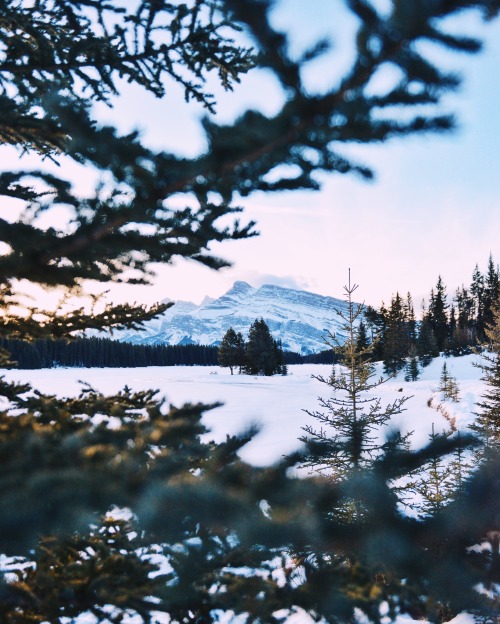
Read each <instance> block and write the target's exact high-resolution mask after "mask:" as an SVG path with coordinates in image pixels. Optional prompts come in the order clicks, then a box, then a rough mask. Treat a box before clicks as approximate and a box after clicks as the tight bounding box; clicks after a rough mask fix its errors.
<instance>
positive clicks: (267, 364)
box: [245, 318, 282, 376]
mask: <svg viewBox="0 0 500 624" xmlns="http://www.w3.org/2000/svg"><path fill="white" fill-rule="evenodd" d="M280 359H282V356H281V353H280V350H279V348H278V346H277V344H276V342H275V340H274V339H273V337H272V336H271V332H270V331H269V327H268V326H267V323H266V322H265V321H264V319H263V318H261V319H255V321H254V322H253V323H252V326H251V327H250V330H249V332H248V341H247V343H246V348H245V372H246V373H248V374H249V375H266V376H270V375H274V374H275V373H277V372H281V362H279V360H280Z"/></svg>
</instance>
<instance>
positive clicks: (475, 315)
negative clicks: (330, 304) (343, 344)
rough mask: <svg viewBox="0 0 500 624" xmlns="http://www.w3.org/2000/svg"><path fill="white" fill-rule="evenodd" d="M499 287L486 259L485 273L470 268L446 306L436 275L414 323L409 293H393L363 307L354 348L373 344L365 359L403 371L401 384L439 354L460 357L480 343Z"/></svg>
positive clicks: (389, 370)
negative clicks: (387, 301)
mask: <svg viewBox="0 0 500 624" xmlns="http://www.w3.org/2000/svg"><path fill="white" fill-rule="evenodd" d="M499 285H500V272H499V268H498V265H497V266H495V263H494V261H493V257H492V256H491V255H490V257H489V260H488V267H487V270H486V272H485V273H484V274H482V273H481V271H480V270H479V268H478V265H477V264H476V267H475V269H474V272H473V274H472V280H471V284H470V286H469V287H465V286H464V285H462V286H461V287H460V288H457V290H456V292H455V294H454V296H453V297H452V298H451V302H450V301H449V297H448V295H447V292H446V286H445V284H444V282H443V280H442V278H441V277H440V276H439V277H438V280H437V283H436V285H435V287H434V288H432V289H431V292H430V296H429V300H428V301H427V302H425V301H423V302H422V315H421V320H420V321H417V319H416V316H415V311H414V307H413V301H412V298H411V295H410V293H408V294H407V295H406V297H402V296H401V295H400V294H399V293H396V294H395V295H394V296H393V297H392V299H391V302H390V304H389V305H388V306H386V305H385V304H384V303H382V306H381V307H380V308H379V309H376V308H373V307H370V306H367V308H366V310H365V315H364V321H361V323H360V326H359V331H358V341H359V342H360V347H363V346H366V345H367V344H371V343H373V350H372V354H371V359H372V360H373V361H378V360H382V361H383V362H384V370H385V372H386V374H394V373H398V372H399V371H401V370H403V369H404V370H405V375H406V378H407V380H408V381H412V380H413V381H414V380H415V379H417V378H418V375H419V371H420V370H421V368H422V367H425V366H427V365H428V364H429V363H430V362H431V360H432V358H434V357H436V356H438V355H439V353H441V352H443V353H445V354H446V355H455V356H456V355H465V354H467V353H471V352H472V351H473V349H474V348H476V347H478V345H480V344H483V343H484V342H485V340H486V337H487V336H486V331H487V327H488V325H489V324H490V323H491V322H492V319H493V312H492V310H493V304H494V302H495V300H496V299H497V297H498V292H499Z"/></svg>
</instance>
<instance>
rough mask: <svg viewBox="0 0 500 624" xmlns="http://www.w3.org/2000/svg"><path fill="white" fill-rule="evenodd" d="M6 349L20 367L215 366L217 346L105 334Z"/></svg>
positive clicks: (310, 358)
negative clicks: (144, 342) (135, 339)
mask: <svg viewBox="0 0 500 624" xmlns="http://www.w3.org/2000/svg"><path fill="white" fill-rule="evenodd" d="M2 348H3V349H5V350H6V351H8V352H9V353H10V360H11V361H12V362H13V363H15V365H16V367H18V368H22V369H38V368H54V367H58V366H61V367H70V368H77V367H81V368H135V367H143V366H217V365H218V364H219V360H218V347H217V346H208V345H198V344H189V345H164V344H160V345H137V344H131V343H129V342H118V341H117V340H111V339H109V338H96V337H94V338H77V339H74V340H62V339H61V340H50V339H41V340H35V341H33V342H26V341H23V340H14V339H9V338H0V349H2ZM335 357H336V356H335V355H334V354H333V353H332V351H330V350H327V351H321V352H320V353H311V354H307V355H301V354H300V353H294V352H291V351H284V352H283V354H282V358H283V363H284V364H285V365H287V364H332V363H333V361H334V359H335Z"/></svg>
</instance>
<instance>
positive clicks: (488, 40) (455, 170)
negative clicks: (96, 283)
mask: <svg viewBox="0 0 500 624" xmlns="http://www.w3.org/2000/svg"><path fill="white" fill-rule="evenodd" d="M339 6H340V3H339V2H332V0H314V2H305V1H304V0H284V1H283V2H282V3H281V8H280V7H278V9H277V10H276V12H275V14H274V20H275V24H276V25H277V26H278V27H280V28H284V29H287V30H289V31H290V33H291V38H292V43H293V45H294V49H296V50H297V51H298V50H300V49H303V47H304V46H306V45H307V44H308V43H311V42H312V41H314V40H316V39H317V38H318V37H319V36H324V35H326V36H328V37H329V38H330V39H332V40H333V49H332V52H331V53H330V54H329V55H328V56H327V57H325V59H323V60H321V61H319V62H317V63H316V65H315V66H314V65H313V66H312V67H311V68H310V69H309V70H308V74H307V81H308V86H309V87H310V88H311V89H312V90H314V89H321V88H325V87H326V86H327V82H325V81H327V80H332V78H331V76H332V75H333V74H332V71H333V73H335V72H341V71H342V68H345V67H348V65H349V60H350V58H351V57H350V51H349V44H350V42H351V45H352V41H351V39H352V37H351V35H352V24H351V23H350V22H349V20H347V21H346V20H345V18H342V19H339ZM461 25H462V27H464V28H465V30H468V31H469V32H471V33H473V34H475V33H477V32H479V33H480V34H481V35H482V37H483V38H484V39H485V49H484V51H483V52H482V53H481V54H480V55H475V56H471V57H469V56H465V55H459V54H456V55H448V56H447V57H445V56H441V57H440V58H441V60H442V61H443V62H444V63H446V64H447V67H449V68H452V69H454V70H456V71H458V72H460V73H461V74H462V76H463V86H462V88H461V89H460V90H459V92H458V93H456V94H454V95H452V96H448V97H447V98H446V100H445V107H444V108H443V111H452V112H454V113H456V116H457V121H458V125H459V127H458V129H457V130H456V131H455V132H454V133H453V134H449V135H438V136H427V137H423V138H422V137H418V138H417V137H413V138H405V139H401V140H394V141H391V142H388V143H385V144H382V145H379V146H364V147H363V146H357V147H353V148H352V149H349V152H347V150H346V151H345V153H350V154H353V155H354V156H355V157H356V158H357V159H358V160H361V161H362V162H363V163H365V164H368V165H369V166H371V167H373V168H374V170H375V173H376V179H375V181H374V182H365V181H363V180H361V179H359V178H357V177H355V176H353V175H343V176H342V175H339V174H337V175H331V176H326V175H323V176H322V177H321V180H322V188H321V191H319V192H293V193H291V192H286V193H280V194H273V195H266V194H263V193H256V194H254V195H252V196H251V197H250V198H244V199H243V200H241V201H240V202H239V203H240V205H242V206H243V207H244V209H245V210H244V213H243V216H242V220H245V219H248V220H251V219H254V220H256V221H257V229H258V230H259V232H260V236H259V237H256V238H252V239H249V240H246V241H235V242H226V243H224V244H222V245H216V246H212V250H213V252H214V253H216V254H217V255H221V256H222V257H224V258H225V259H227V260H229V261H230V262H232V264H233V266H232V267H231V268H227V269H223V270H221V271H219V272H215V271H211V270H209V269H207V268H205V267H203V266H200V265H198V264H196V263H194V262H191V261H185V260H178V261H176V262H175V263H174V265H172V266H162V267H156V268H157V277H156V279H155V282H154V284H153V285H152V286H148V287H130V286H125V285H123V286H113V287H112V289H111V291H110V295H109V296H108V297H109V298H111V299H112V300H114V301H117V302H118V301H137V302H139V303H152V302H155V301H159V300H163V299H165V298H169V299H173V300H178V299H182V300H189V301H194V302H196V303H199V302H201V301H202V299H203V298H204V297H205V296H206V295H208V296H211V297H218V296H220V295H222V294H223V293H224V292H226V291H227V290H228V289H229V288H230V287H231V285H232V284H233V282H234V281H236V280H244V281H247V282H249V283H250V284H252V285H253V286H259V285H261V284H264V283H268V284H269V283H270V284H278V285H282V286H286V287H291V288H299V289H304V290H308V291H311V292H315V293H319V294H323V295H330V296H334V297H340V296H342V287H343V285H344V284H345V283H346V280H347V273H348V269H349V268H350V269H351V273H352V276H353V280H354V281H355V282H356V283H358V284H359V289H358V291H357V299H358V300H364V301H365V302H366V303H368V304H371V305H374V306H378V305H380V304H381V302H382V301H385V302H388V301H389V300H390V298H391V296H392V294H394V293H395V292H396V291H399V292H400V293H406V292H408V291H410V292H411V293H412V295H413V299H414V302H415V304H416V307H418V306H419V305H420V301H421V299H422V298H423V297H426V298H427V297H428V294H429V292H430V289H431V288H432V287H433V286H434V285H435V283H436V281H437V278H438V275H441V276H442V278H443V280H444V283H445V284H446V286H447V288H448V293H450V294H452V293H453V292H454V290H455V289H456V288H457V287H458V286H460V285H461V284H462V283H464V284H465V285H468V284H469V283H470V278H471V276H472V271H473V269H474V266H475V264H476V263H478V264H479V267H480V269H481V270H483V271H484V270H485V269H486V264H487V261H488V256H489V254H490V253H491V254H493V258H494V260H495V261H496V262H500V236H499V234H500V107H499V106H498V101H499V95H500V70H499V68H500V20H497V21H495V22H493V23H492V24H489V25H487V26H486V27H484V26H483V25H482V24H480V22H479V20H476V19H475V18H473V17H471V16H470V15H469V16H468V17H467V18H466V19H465V20H462V22H461ZM452 27H453V26H452ZM332 68H333V70H332ZM216 94H217V95H218V99H219V104H218V113H217V116H216V118H217V120H219V121H228V120H230V119H232V118H233V117H234V116H235V115H237V114H238V113H240V112H242V111H243V110H245V109H246V108H247V107H253V108H258V109H260V110H262V111H263V112H265V113H268V114H272V113H273V112H274V111H276V110H277V108H278V107H279V104H280V102H281V101H282V100H281V98H282V97H283V95H282V93H281V92H280V90H279V88H278V87H277V85H276V83H275V81H274V79H273V78H272V77H271V76H270V75H269V74H268V73H266V72H262V71H260V72H259V71H257V72H253V73H251V74H249V75H248V76H246V77H244V78H243V81H242V84H241V85H240V86H237V87H236V89H235V92H233V93H229V94H225V93H222V92H221V91H220V90H217V89H216ZM97 112H98V115H99V118H100V119H101V120H102V121H103V122H112V123H114V124H116V125H117V126H118V127H119V128H120V129H122V130H123V131H129V130H131V129H140V131H141V133H142V136H143V139H144V141H145V143H146V144H147V145H149V146H150V147H152V148H157V149H167V150H168V149H171V150H173V151H176V152H177V153H178V154H185V155H188V156H194V155H196V154H199V153H200V152H201V151H203V149H204V140H203V136H202V133H201V130H200V125H199V119H200V117H201V116H202V115H203V114H204V113H203V111H202V110H201V109H200V108H197V106H196V105H191V104H190V105H189V106H186V105H185V103H184V98H183V93H182V91H181V89H180V88H177V87H175V86H173V87H171V88H170V90H169V93H168V95H167V97H166V99H164V100H156V99H154V98H153V97H152V96H149V95H147V94H144V93H142V92H141V91H140V90H139V89H136V88H133V87H130V86H128V85H124V86H123V88H122V90H121V95H120V97H119V98H118V99H117V100H116V101H115V103H114V107H113V108H112V109H105V108H104V107H102V106H101V107H100V108H99V109H98V111H97ZM77 175H78V176H80V179H79V182H80V183H81V184H84V183H85V174H83V177H82V174H81V172H80V173H78V174H77ZM106 288H108V286H107V287H106Z"/></svg>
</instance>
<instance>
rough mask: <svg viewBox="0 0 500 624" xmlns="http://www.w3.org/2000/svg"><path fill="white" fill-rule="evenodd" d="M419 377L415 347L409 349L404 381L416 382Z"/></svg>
mask: <svg viewBox="0 0 500 624" xmlns="http://www.w3.org/2000/svg"><path fill="white" fill-rule="evenodd" d="M419 376H420V369H419V364H418V356H417V349H416V347H415V346H413V347H411V349H410V353H409V356H408V360H407V362H406V366H405V381H417V379H418V378H419Z"/></svg>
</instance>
